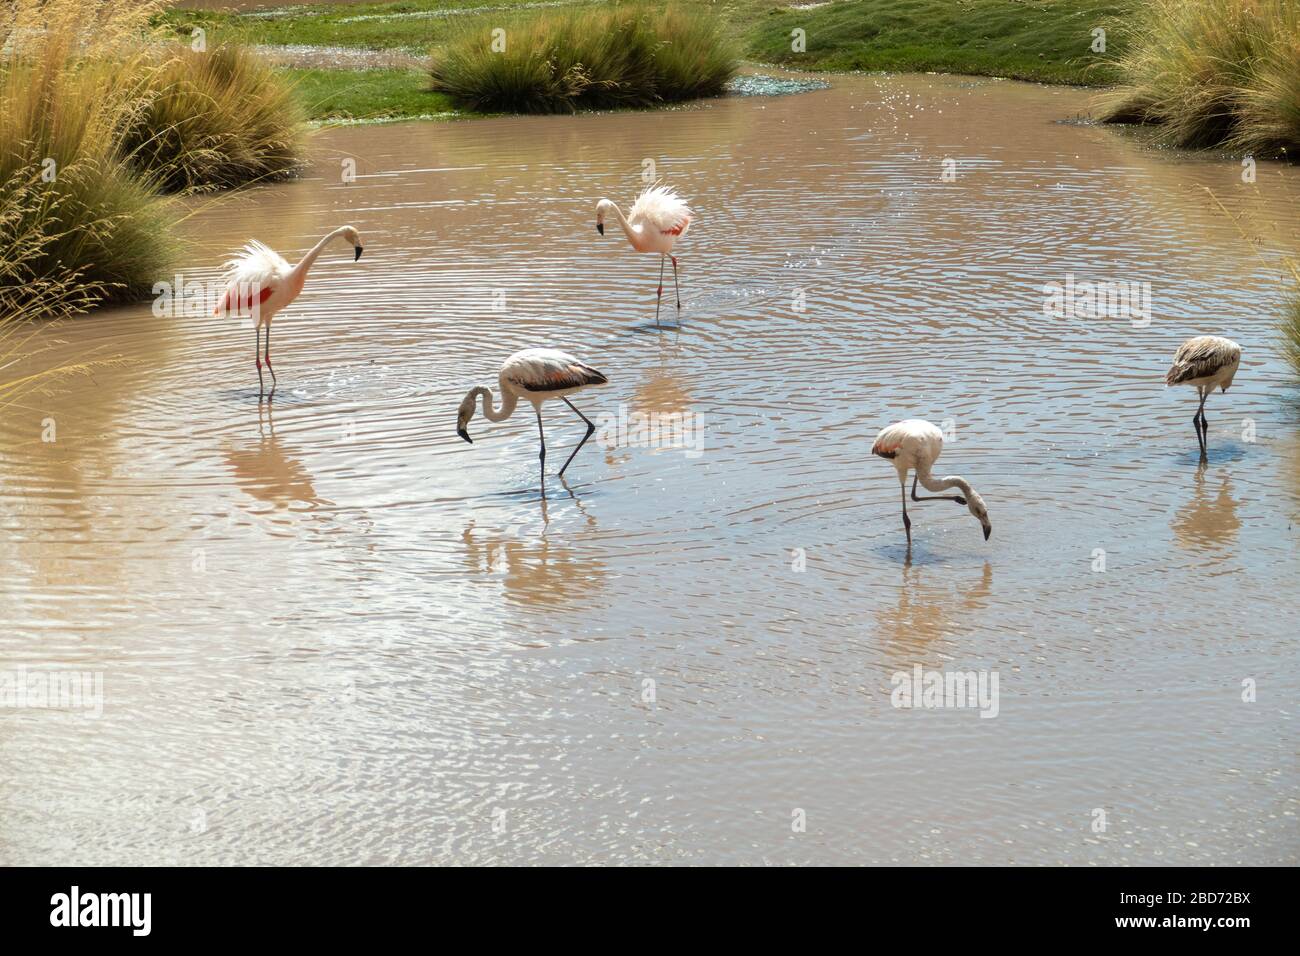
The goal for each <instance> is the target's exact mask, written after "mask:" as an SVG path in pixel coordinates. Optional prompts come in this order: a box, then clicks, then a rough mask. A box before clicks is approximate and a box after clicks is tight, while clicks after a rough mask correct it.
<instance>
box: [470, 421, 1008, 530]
mask: <svg viewBox="0 0 1300 956" xmlns="http://www.w3.org/2000/svg"><path fill="white" fill-rule="evenodd" d="M456 434H457V435H459V436H460V437H461V438H463V439H465V440H466V441H467V442H469V443H470V444H471V445H472V444H474V439H472V438H470V437H469V432H467V431H466V430H465V429H463V428H457V429H456ZM985 537H988V536H987V535H985Z"/></svg>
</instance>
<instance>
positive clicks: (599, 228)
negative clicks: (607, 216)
mask: <svg viewBox="0 0 1300 956" xmlns="http://www.w3.org/2000/svg"><path fill="white" fill-rule="evenodd" d="M596 231H597V232H598V233H600V234H601V235H602V236H603V235H604V234H605V224H604V223H603V222H598V223H596Z"/></svg>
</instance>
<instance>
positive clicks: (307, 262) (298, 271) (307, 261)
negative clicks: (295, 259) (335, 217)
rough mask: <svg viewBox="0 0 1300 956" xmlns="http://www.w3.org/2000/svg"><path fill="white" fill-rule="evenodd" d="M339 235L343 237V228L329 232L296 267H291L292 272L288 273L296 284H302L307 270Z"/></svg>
mask: <svg viewBox="0 0 1300 956" xmlns="http://www.w3.org/2000/svg"><path fill="white" fill-rule="evenodd" d="M341 235H343V228H342V227H339V228H338V229H335V230H334V231H333V232H331V233H330V234H329V235H326V236H322V237H321V240H320V242H318V243H316V245H314V246H312V248H311V251H310V252H308V253H307V254H306V255H305V256H303V257H302V260H301V261H300V262H299V263H298V264H297V265H296V266H294V267H293V271H292V272H291V273H290V275H291V276H292V277H293V278H294V280H295V281H297V282H302V281H303V280H304V279H306V278H307V270H308V269H310V268H311V267H312V263H314V262H315V261H316V258H317V257H318V256H319V255H320V254H321V251H322V250H323V249H324V248H325V247H326V246H327V245H329V243H330V240H331V239H334V238H335V237H337V236H341Z"/></svg>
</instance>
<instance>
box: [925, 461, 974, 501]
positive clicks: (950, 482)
mask: <svg viewBox="0 0 1300 956" xmlns="http://www.w3.org/2000/svg"><path fill="white" fill-rule="evenodd" d="M916 478H917V480H918V481H919V482H921V487H923V488H924V489H925V490H926V491H935V492H938V491H947V490H948V489H949V488H956V489H958V490H960V491H961V493H962V494H963V495H965V496H966V497H967V498H969V497H970V496H971V494H972V493H973V492H972V490H971V486H970V482H969V481H967V480H966V479H965V478H962V477H961V476H960V475H948V476H947V477H946V478H935V477H934V476H933V475H931V474H930V469H928V468H917V469H916Z"/></svg>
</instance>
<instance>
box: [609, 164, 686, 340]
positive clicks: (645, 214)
mask: <svg viewBox="0 0 1300 956" xmlns="http://www.w3.org/2000/svg"><path fill="white" fill-rule="evenodd" d="M609 215H613V216H615V217H616V218H617V219H618V224H619V225H620V226H622V227H623V234H624V235H626V236H627V241H628V242H630V243H632V248H633V249H635V250H636V251H637V252H657V253H659V256H660V258H659V288H658V289H657V290H656V292H655V325H656V326H658V325H659V306H660V305H661V304H662V303H663V297H664V261H665V259H672V260H673V290H674V291H675V292H676V293H677V324H678V325H680V324H681V321H682V292H681V289H680V288H678V285H677V257H676V256H674V255H673V245H674V243H676V242H677V238H678V237H679V236H684V235H686V230H688V229H690V228H691V216H692V213H691V209H690V207H689V206H687V205H686V201H685V200H684V199H682V197H681V196H679V195H677V193H676V192H675V191H674V190H672V189H669V188H668V187H667V186H660V185H658V184H656V185H654V186H647V187H646V188H645V190H643V191H642V193H641V195H640V196H638V197H637V198H636V202H634V203H633V204H632V211H631V213H630V214H629V215H627V216H624V215H623V211H622V210H621V209H619V208H618V206H616V205H614V203H612V202H610V201H609V200H608V199H602V200H600V202H598V203H596V231H597V232H598V233H600V234H601V235H602V236H603V235H604V234H605V217H606V216H609Z"/></svg>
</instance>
